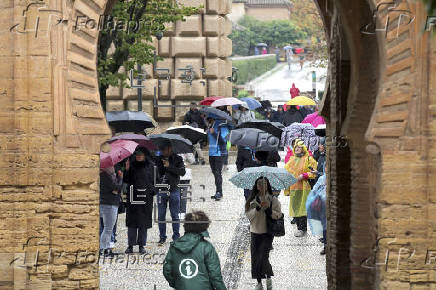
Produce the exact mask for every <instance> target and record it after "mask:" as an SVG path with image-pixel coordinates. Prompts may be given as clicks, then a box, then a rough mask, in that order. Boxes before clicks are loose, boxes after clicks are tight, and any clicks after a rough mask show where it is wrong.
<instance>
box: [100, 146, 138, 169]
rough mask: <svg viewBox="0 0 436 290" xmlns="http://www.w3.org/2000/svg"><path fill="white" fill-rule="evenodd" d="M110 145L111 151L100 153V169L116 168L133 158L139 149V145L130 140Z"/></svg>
mask: <svg viewBox="0 0 436 290" xmlns="http://www.w3.org/2000/svg"><path fill="white" fill-rule="evenodd" d="M110 145H111V151H109V152H107V153H106V152H100V168H108V167H112V166H114V165H115V164H117V163H119V162H121V161H123V160H124V159H126V158H127V157H129V156H131V155H132V154H133V153H134V152H135V150H136V147H138V143H136V142H133V141H129V140H117V141H115V142H113V143H111V144H110Z"/></svg>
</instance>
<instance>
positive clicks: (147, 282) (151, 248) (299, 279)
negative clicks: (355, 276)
mask: <svg viewBox="0 0 436 290" xmlns="http://www.w3.org/2000/svg"><path fill="white" fill-rule="evenodd" d="M192 169H193V174H192V175H193V178H194V179H193V180H192V181H191V184H192V202H188V212H189V211H190V210H192V209H201V210H204V211H205V212H206V213H207V214H208V215H209V217H210V218H211V220H212V224H211V226H210V228H209V233H210V236H211V242H212V243H213V244H214V246H215V248H216V250H217V252H218V255H219V257H220V261H221V267H222V271H223V276H224V280H225V283H226V285H227V287H228V289H244V290H245V289H254V287H255V285H256V282H255V280H253V279H251V274H250V271H251V270H250V259H251V258H250V237H249V230H248V220H247V219H246V218H245V216H244V215H243V205H244V197H243V192H242V190H241V189H238V188H236V187H235V186H233V185H232V184H231V183H230V182H229V181H228V179H229V178H230V177H231V176H232V174H234V173H235V172H236V167H235V165H230V166H228V170H226V171H224V172H223V173H224V174H223V180H224V184H223V191H224V198H223V199H222V200H221V201H219V202H216V201H213V200H211V199H210V196H211V195H213V194H214V190H215V185H214V178H213V175H212V173H211V171H210V168H209V166H208V165H205V166H192ZM280 201H281V202H282V210H283V213H284V214H285V215H286V216H287V214H288V209H289V200H288V198H286V197H284V196H281V197H280ZM169 219H170V218H169V216H168V220H169ZM118 222H119V224H118V236H117V240H118V242H117V244H116V248H115V252H118V253H124V250H125V249H126V247H127V229H126V228H125V214H122V215H120V216H119V220H118ZM295 230H296V229H295V226H294V225H291V224H290V221H289V220H288V222H287V223H286V236H285V237H280V238H276V239H275V240H274V244H273V246H274V250H273V251H272V252H271V263H272V265H273V270H274V273H275V277H274V278H273V281H274V288H275V289H326V288H327V279H326V273H325V256H320V255H319V252H320V251H321V250H322V245H321V243H320V242H319V241H318V237H313V236H310V235H309V236H306V237H304V238H295V237H294V236H293V233H294V231H295ZM167 232H168V233H167V235H168V236H171V233H172V229H171V225H170V224H169V225H168V226H167ZM181 234H183V229H182V227H181ZM158 240H159V233H158V228H157V224H154V225H153V228H152V229H150V230H149V231H148V239H147V246H146V250H147V252H148V253H149V254H148V255H147V254H146V255H139V254H133V255H130V256H129V257H128V258H127V255H124V254H121V255H118V256H117V258H115V259H113V260H108V259H107V260H103V258H101V259H100V285H101V288H102V289H171V288H170V287H169V286H168V283H167V282H166V280H165V278H164V277H163V274H162V262H163V260H164V258H165V255H166V252H167V250H168V247H169V242H167V243H166V245H165V246H163V247H159V246H158V245H157V241H158ZM134 250H135V251H136V252H137V251H138V249H137V247H135V249H134Z"/></svg>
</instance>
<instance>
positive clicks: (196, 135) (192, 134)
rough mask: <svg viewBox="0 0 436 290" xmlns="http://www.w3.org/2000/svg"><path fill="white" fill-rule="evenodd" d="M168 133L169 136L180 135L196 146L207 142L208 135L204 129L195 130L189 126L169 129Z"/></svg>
mask: <svg viewBox="0 0 436 290" xmlns="http://www.w3.org/2000/svg"><path fill="white" fill-rule="evenodd" d="M166 132H167V133H169V134H179V135H180V136H182V137H183V138H185V139H188V140H189V141H191V143H192V144H196V143H198V142H199V141H203V140H206V137H207V134H206V132H204V130H203V129H200V128H194V127H191V126H189V125H184V126H179V127H171V128H168V129H167V131H166Z"/></svg>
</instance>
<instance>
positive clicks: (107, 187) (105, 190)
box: [100, 171, 121, 206]
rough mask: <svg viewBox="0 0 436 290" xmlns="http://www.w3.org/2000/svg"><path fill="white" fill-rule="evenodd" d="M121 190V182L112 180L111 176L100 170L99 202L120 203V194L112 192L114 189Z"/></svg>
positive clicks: (116, 204)
mask: <svg viewBox="0 0 436 290" xmlns="http://www.w3.org/2000/svg"><path fill="white" fill-rule="evenodd" d="M120 190H121V183H117V182H115V181H113V180H112V177H111V176H110V175H109V174H108V173H106V172H104V171H101V172H100V204H106V205H115V206H119V205H120V200H121V199H120V195H119V194H114V193H113V192H114V191H117V192H119V191H120Z"/></svg>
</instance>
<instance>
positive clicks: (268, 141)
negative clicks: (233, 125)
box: [229, 128, 280, 151]
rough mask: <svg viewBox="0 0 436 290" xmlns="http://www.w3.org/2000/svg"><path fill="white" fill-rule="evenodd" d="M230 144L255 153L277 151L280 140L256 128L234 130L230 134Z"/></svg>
mask: <svg viewBox="0 0 436 290" xmlns="http://www.w3.org/2000/svg"><path fill="white" fill-rule="evenodd" d="M229 141H230V143H232V144H234V145H238V146H243V147H250V148H251V149H253V150H257V151H277V150H278V148H279V145H280V139H279V138H277V137H274V136H273V135H271V134H268V133H266V132H265V131H262V130H260V129H256V128H242V129H235V130H232V131H231V132H230V139H229Z"/></svg>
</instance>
